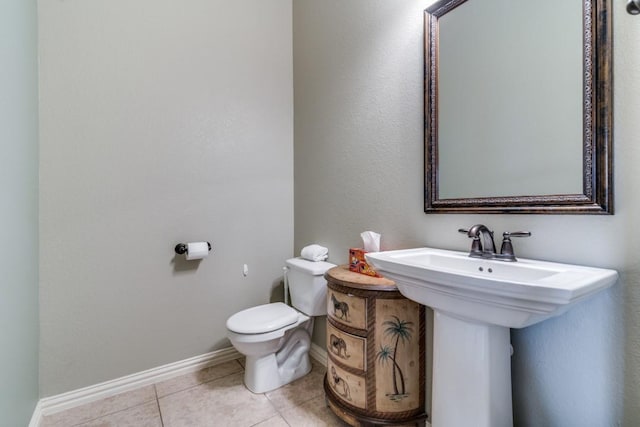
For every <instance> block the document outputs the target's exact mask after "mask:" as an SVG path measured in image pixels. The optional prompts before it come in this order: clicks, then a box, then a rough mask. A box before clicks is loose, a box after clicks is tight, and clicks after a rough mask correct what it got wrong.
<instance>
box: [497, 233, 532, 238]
mask: <svg viewBox="0 0 640 427" xmlns="http://www.w3.org/2000/svg"><path fill="white" fill-rule="evenodd" d="M529 236H531V232H530V231H505V232H504V233H502V237H503V238H505V239H509V238H511V237H529Z"/></svg>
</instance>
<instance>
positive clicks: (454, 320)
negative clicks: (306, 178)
mask: <svg viewBox="0 0 640 427" xmlns="http://www.w3.org/2000/svg"><path fill="white" fill-rule="evenodd" d="M365 256H366V258H367V262H368V263H369V264H371V265H373V266H374V267H375V268H376V270H378V271H379V272H381V273H382V274H383V275H384V276H385V277H387V278H389V279H393V280H394V281H395V282H396V285H397V286H398V289H399V290H400V292H401V293H402V294H403V295H404V296H406V297H407V298H409V299H412V300H414V301H417V302H419V303H421V304H424V305H426V306H429V307H431V308H432V309H433V312H434V316H433V397H432V414H431V425H432V427H468V426H474V427H512V426H513V415H512V404H511V343H510V332H509V328H524V327H526V326H529V325H533V324H534V323H538V322H541V321H543V320H545V319H548V318H550V317H552V316H558V315H560V314H562V313H564V312H565V311H567V310H568V309H569V308H570V307H572V306H573V305H575V304H576V303H578V302H580V301H582V300H584V299H586V298H588V297H589V296H591V295H593V294H595V293H596V292H598V291H600V290H602V289H605V288H607V287H609V286H611V285H613V284H614V283H615V282H616V280H617V278H618V273H617V272H615V271H613V270H605V269H601V268H590V267H583V266H578V265H570V264H559V263H553V262H545V261H535V260H529V259H519V260H518V261H517V262H504V261H496V260H485V259H479V258H470V257H469V256H468V254H467V253H463V252H455V251H447V250H442V249H432V248H418V249H407V250H397V251H386V252H375V253H368V254H366V255H365Z"/></svg>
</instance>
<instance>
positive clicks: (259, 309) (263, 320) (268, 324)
mask: <svg viewBox="0 0 640 427" xmlns="http://www.w3.org/2000/svg"><path fill="white" fill-rule="evenodd" d="M298 314H299V313H298V312H297V311H296V310H295V309H293V308H291V307H289V306H288V305H286V304H283V303H281V302H274V303H271V304H263V305H258V306H255V307H251V308H247V309H246V310H242V311H239V312H237V313H236V314H234V315H232V316H231V317H229V318H228V319H227V329H229V330H230V331H233V332H235V333H238V334H263V333H267V332H272V331H275V330H278V329H280V328H284V327H285V326H288V325H291V324H292V323H295V322H297V321H298Z"/></svg>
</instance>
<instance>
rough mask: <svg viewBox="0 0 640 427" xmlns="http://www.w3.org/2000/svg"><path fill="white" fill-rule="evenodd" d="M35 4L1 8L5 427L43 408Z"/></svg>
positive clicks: (1, 401)
mask: <svg viewBox="0 0 640 427" xmlns="http://www.w3.org/2000/svg"><path fill="white" fill-rule="evenodd" d="M37 31H38V29H37V20H36V2H35V0H33V1H31V0H29V1H27V0H8V1H4V2H2V4H1V5H0V70H2V71H1V72H0V94H1V95H0V153H1V154H0V224H2V227H1V230H0V271H2V277H1V278H0V366H1V368H0V425H2V426H24V425H27V424H28V423H29V419H30V418H31V414H32V413H33V409H34V407H35V405H36V402H37V401H38V91H37V88H38V75H37V73H38V71H37V44H36V42H37Z"/></svg>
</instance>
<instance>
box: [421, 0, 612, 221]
mask: <svg viewBox="0 0 640 427" xmlns="http://www.w3.org/2000/svg"><path fill="white" fill-rule="evenodd" d="M608 10H609V9H608V8H607V1H601V2H595V3H592V2H591V1H589V0H586V1H585V0H541V1H538V2H535V3H531V2H525V1H523V0H446V1H440V2H437V3H435V4H434V5H433V6H431V7H430V8H429V9H427V11H426V19H425V24H426V44H425V46H426V52H425V60H426V64H425V65H426V66H425V71H426V79H425V83H426V84H425V87H426V94H425V95H426V96H425V101H426V111H425V119H426V123H425V130H426V135H425V136H426V138H425V148H426V150H425V153H426V159H425V161H426V168H425V169H426V186H425V211H426V212H478V211H483V212H506V213H508V212H521V213H526V212H531V213H537V212H541V213H563V212H568V213H612V191H611V182H610V168H611V159H610V156H608V153H609V152H610V144H611V141H610V140H611V137H610V134H611V129H610V125H611V123H610V114H611V108H610V102H609V101H610V62H611V59H610V43H609V40H610V25H609V23H608V19H607V14H606V12H607V11H608ZM607 32H609V33H607ZM608 37H609V38H608ZM595 41H604V42H606V43H601V44H596V43H595ZM603 44H604V45H606V46H603ZM598 64H600V65H601V66H600V68H599V67H598Z"/></svg>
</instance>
